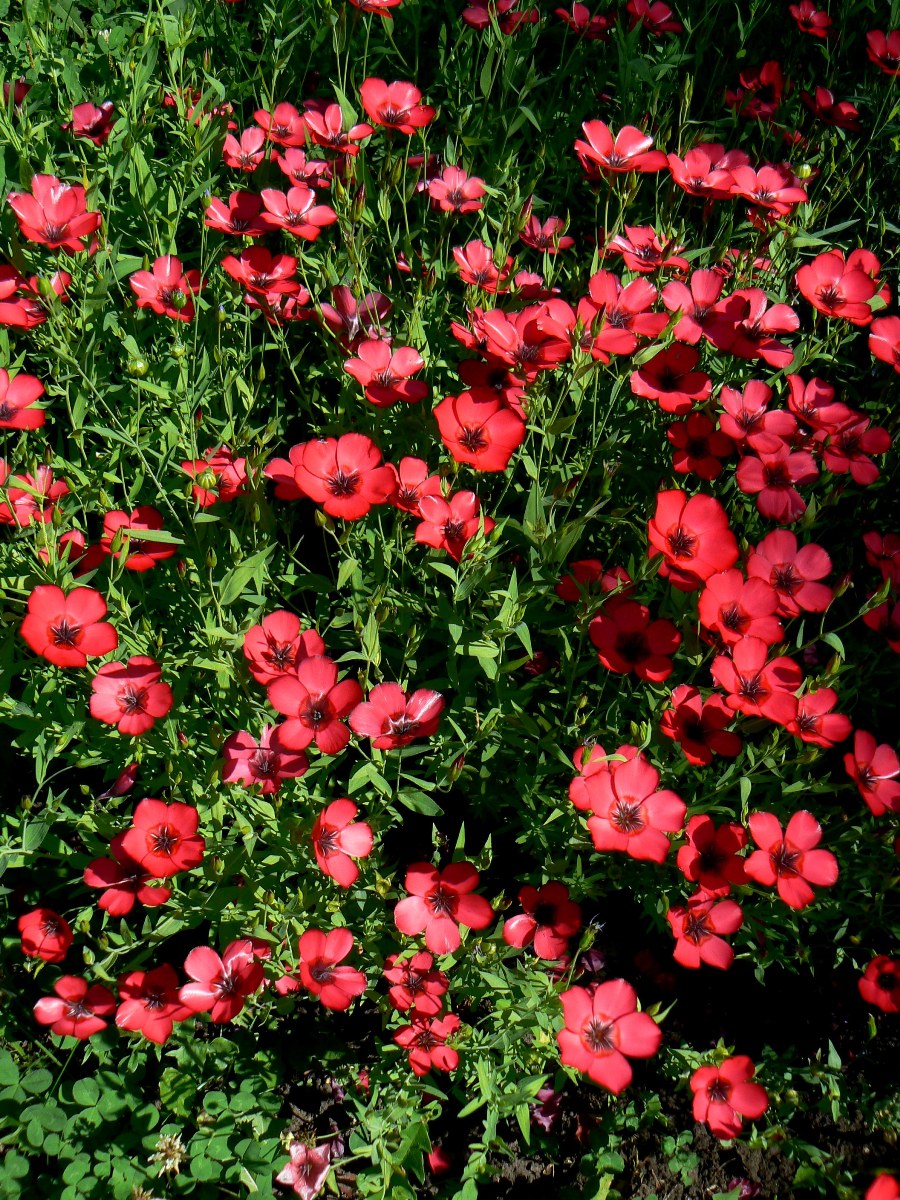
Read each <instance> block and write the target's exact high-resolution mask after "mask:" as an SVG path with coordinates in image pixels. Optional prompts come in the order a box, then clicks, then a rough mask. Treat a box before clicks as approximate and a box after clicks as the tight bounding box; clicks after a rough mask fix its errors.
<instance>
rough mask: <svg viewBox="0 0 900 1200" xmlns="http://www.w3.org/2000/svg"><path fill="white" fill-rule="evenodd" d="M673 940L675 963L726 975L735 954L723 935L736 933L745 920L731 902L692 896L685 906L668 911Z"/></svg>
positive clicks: (738, 908)
mask: <svg viewBox="0 0 900 1200" xmlns="http://www.w3.org/2000/svg"><path fill="white" fill-rule="evenodd" d="M666 918H667V920H668V922H669V925H670V926H671V928H672V933H673V935H674V936H675V950H674V956H675V961H676V962H677V963H680V964H681V966H683V967H690V968H692V969H697V968H699V967H700V965H701V964H702V963H706V964H707V965H708V966H710V967H718V968H719V970H720V971H726V970H727V969H728V968H729V967H730V966H731V964H732V962H734V951H733V950H732V948H731V947H730V946H729V945H728V943H727V942H726V941H724V940H723V935H727V934H731V933H736V932H737V930H738V929H740V927H741V924H742V923H743V920H744V914H743V912H742V911H741V906H740V905H739V904H736V903H735V901H734V900H719V899H717V898H715V897H712V896H708V895H707V894H706V893H705V892H703V891H700V892H697V893H696V895H694V896H691V897H690V899H689V900H688V902H687V905H677V906H675V907H674V908H670V909H669V911H668V913H667V914H666Z"/></svg>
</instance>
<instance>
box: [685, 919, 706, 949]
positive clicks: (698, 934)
mask: <svg viewBox="0 0 900 1200" xmlns="http://www.w3.org/2000/svg"><path fill="white" fill-rule="evenodd" d="M712 935H713V933H712V930H711V929H710V927H709V916H708V915H707V914H706V913H696V912H689V913H688V914H687V916H686V917H685V919H684V930H683V932H682V937H684V938H686V939H687V940H688V941H689V942H693V943H694V945H695V946H699V945H700V943H701V942H705V941H706V939H707V938H709V937H712Z"/></svg>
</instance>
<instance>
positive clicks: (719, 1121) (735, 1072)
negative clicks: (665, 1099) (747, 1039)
mask: <svg viewBox="0 0 900 1200" xmlns="http://www.w3.org/2000/svg"><path fill="white" fill-rule="evenodd" d="M755 1070H756V1068H755V1066H754V1064H753V1062H752V1060H751V1059H749V1058H747V1056H746V1055H743V1054H741V1055H738V1056H737V1057H735V1058H726V1059H725V1061H724V1062H722V1063H720V1064H719V1066H718V1067H698V1069H697V1070H696V1071H695V1072H694V1073H693V1075H692V1076H691V1091H692V1092H693V1093H694V1120H695V1121H703V1122H705V1124H707V1125H708V1126H709V1128H710V1129H711V1130H712V1132H713V1133H714V1134H715V1135H716V1137H720V1138H723V1139H724V1140H726V1141H730V1140H731V1139H732V1138H735V1137H737V1135H738V1134H739V1133H740V1132H741V1126H742V1124H743V1118H749V1119H750V1120H751V1121H755V1120H756V1118H757V1117H761V1116H762V1115H763V1113H764V1112H765V1111H766V1109H767V1108H768V1107H769V1097H768V1095H767V1093H766V1090H765V1088H763V1087H760V1085H759V1084H758V1083H751V1082H750V1080H751V1079H752V1078H753V1072H754V1071H755Z"/></svg>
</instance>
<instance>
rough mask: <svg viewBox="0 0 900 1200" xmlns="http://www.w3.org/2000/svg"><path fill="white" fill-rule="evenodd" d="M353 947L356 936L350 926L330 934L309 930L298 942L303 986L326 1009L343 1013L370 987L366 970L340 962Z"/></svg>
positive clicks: (333, 930)
mask: <svg viewBox="0 0 900 1200" xmlns="http://www.w3.org/2000/svg"><path fill="white" fill-rule="evenodd" d="M352 949H353V935H352V934H351V932H350V930H349V929H332V930H331V932H330V933H327V934H326V933H322V932H321V931H320V930H318V929H307V931H306V933H304V934H303V936H302V937H301V938H300V941H299V942H298V944H297V953H298V955H299V959H300V964H299V965H300V979H301V981H302V983H303V986H304V987H305V988H307V990H308V991H310V992H311V993H312V994H313V995H314V996H317V997H318V998H319V999H320V1000H321V1002H322V1004H323V1005H324V1006H325V1008H331V1009H334V1010H336V1011H338V1012H342V1011H343V1010H344V1009H347V1008H349V1007H350V1005H351V1004H352V1003H353V1001H354V1000H355V998H356V997H357V996H361V995H362V994H363V992H364V991H365V990H366V977H365V975H363V973H362V971H357V970H355V969H354V968H353V967H347V966H344V967H339V966H338V965H337V964H338V963H339V962H340V961H341V960H342V959H344V958H346V957H347V955H348V954H349V953H350V951H351V950H352Z"/></svg>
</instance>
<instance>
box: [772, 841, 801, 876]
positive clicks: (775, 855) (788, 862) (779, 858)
mask: <svg viewBox="0 0 900 1200" xmlns="http://www.w3.org/2000/svg"><path fill="white" fill-rule="evenodd" d="M769 858H770V860H771V863H772V866H773V867H774V868H775V871H776V874H778V875H799V874H800V867H799V865H798V864H799V863H800V853H799V851H797V850H789V849H788V847H787V844H786V843H785V842H780V843H779V844H778V845H777V846H776V847H775V849H774V850H770V851H769Z"/></svg>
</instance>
